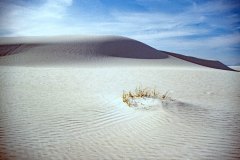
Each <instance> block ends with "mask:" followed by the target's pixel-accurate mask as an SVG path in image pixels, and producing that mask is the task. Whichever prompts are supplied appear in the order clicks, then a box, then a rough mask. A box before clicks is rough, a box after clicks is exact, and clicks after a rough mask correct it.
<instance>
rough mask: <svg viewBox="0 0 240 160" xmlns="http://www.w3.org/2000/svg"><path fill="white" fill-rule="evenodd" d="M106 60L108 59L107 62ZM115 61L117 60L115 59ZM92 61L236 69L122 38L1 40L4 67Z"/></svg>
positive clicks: (1, 55) (57, 37) (12, 38)
mask: <svg viewBox="0 0 240 160" xmlns="http://www.w3.org/2000/svg"><path fill="white" fill-rule="evenodd" d="M106 58H108V60H107V61H106ZM113 58H114V60H112V59H113ZM116 58H121V59H116ZM129 58H130V59H129ZM143 59H149V61H145V60H144V61H141V60H143ZM111 60H112V61H111ZM136 60H137V61H136ZM150 60H151V61H150ZM156 60H157V61H156ZM89 62H93V64H96V62H100V63H101V64H113V65H117V64H120V65H122V64H126V65H129V64H137V65H139V63H142V64H146V65H161V66H187V67H196V66H197V65H195V64H198V65H201V66H206V67H210V68H216V69H223V70H232V69H231V68H229V67H227V66H225V65H224V64H222V63H220V62H218V61H209V60H203V59H198V58H194V57H187V56H184V55H179V54H175V53H169V52H164V51H159V50H156V49H154V48H152V47H150V46H148V45H146V44H144V43H142V42H139V41H136V40H133V39H129V38H125V37H120V36H81V37H78V36H70V37H64V36H56V37H11V38H1V39H0V64H1V65H59V64H65V65H66V64H71V65H72V64H78V65H79V64H86V63H89ZM189 62H190V63H189ZM98 64H99V63H98ZM197 67H199V66H197Z"/></svg>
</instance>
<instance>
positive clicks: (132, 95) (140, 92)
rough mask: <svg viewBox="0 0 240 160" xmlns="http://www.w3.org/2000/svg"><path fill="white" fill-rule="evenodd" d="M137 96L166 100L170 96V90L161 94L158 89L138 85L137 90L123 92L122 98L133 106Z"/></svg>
mask: <svg viewBox="0 0 240 160" xmlns="http://www.w3.org/2000/svg"><path fill="white" fill-rule="evenodd" d="M136 98H156V99H157V98H158V99H161V100H166V99H168V98H170V97H169V96H168V92H166V93H164V94H160V92H158V91H156V89H150V88H144V89H143V88H141V87H137V88H136V89H135V92H131V91H128V92H125V91H123V94H122V100H123V102H124V103H126V104H127V105H128V106H129V107H132V106H133V104H134V99H136Z"/></svg>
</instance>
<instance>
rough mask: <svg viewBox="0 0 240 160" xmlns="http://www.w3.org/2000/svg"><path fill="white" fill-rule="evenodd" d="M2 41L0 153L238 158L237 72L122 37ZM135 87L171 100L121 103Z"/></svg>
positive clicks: (64, 156)
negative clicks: (137, 105) (138, 105)
mask: <svg viewBox="0 0 240 160" xmlns="http://www.w3.org/2000/svg"><path fill="white" fill-rule="evenodd" d="M0 43H1V45H0V46H1V47H0V54H1V57H0V88H1V90H0V159H20V160H21V159H22V160H23V159H24V160H28V159H29V160H32V159H42V160H44V159H183V160H185V159H216V160H217V159H239V158H240V154H239V153H240V148H239V144H240V108H239V107H240V101H239V98H240V89H239V87H238V86H239V79H240V73H239V72H232V71H229V70H220V69H214V65H215V62H211V61H203V62H204V63H205V62H207V65H208V66H209V63H211V65H210V66H213V68H210V67H205V66H202V65H199V64H195V63H196V62H195V60H196V59H194V58H193V59H194V61H193V63H192V62H189V61H186V60H189V59H185V60H183V59H184V58H186V57H184V56H183V57H182V59H179V58H177V56H175V57H174V56H171V55H170V54H168V53H167V52H163V51H157V50H155V49H153V48H151V47H149V46H147V45H145V44H143V43H141V42H138V41H135V40H131V39H128V38H124V37H113V36H111V37H109V36H105V37H95V36H91V37H89V36H88V37H69V38H67V37H53V38H51V37H48V38H47V39H46V38H34V37H29V38H4V39H1V41H0ZM200 62H202V61H200ZM203 65H206V64H203ZM215 68H216V67H215ZM217 68H221V69H226V68H223V65H222V64H221V65H220V64H219V65H218V66H217ZM138 86H142V87H150V88H156V90H158V91H160V92H162V93H164V92H165V91H169V93H170V96H171V97H172V99H173V100H171V101H170V100H169V101H164V102H163V101H159V100H158V101H157V100H153V101H152V100H146V101H144V100H140V101H141V103H143V105H146V104H147V105H149V106H148V107H146V108H145V107H144V108H142V109H137V108H129V107H127V105H126V104H124V103H123V102H122V99H121V96H122V92H123V90H134V89H135V87H138Z"/></svg>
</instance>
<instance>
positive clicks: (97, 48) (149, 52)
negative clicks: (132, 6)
mask: <svg viewBox="0 0 240 160" xmlns="http://www.w3.org/2000/svg"><path fill="white" fill-rule="evenodd" d="M54 38H56V37H52V38H51V37H50V39H46V40H45V41H44V40H43V39H41V38H38V39H33V41H32V42H28V41H29V40H25V41H24V40H22V39H20V38H19V39H15V40H14V39H12V40H11V39H10V38H8V40H7V41H6V42H5V43H7V42H8V44H4V43H3V42H1V43H2V44H1V43H0V56H6V55H12V54H16V53H21V52H29V50H30V51H33V53H36V52H37V49H38V50H39V51H41V53H46V52H48V53H50V51H54V52H59V54H61V53H63V52H65V53H68V54H79V55H80V54H84V55H87V54H88V55H92V56H112V57H121V58H136V59H163V58H168V55H167V54H165V53H161V52H160V51H157V50H156V49H154V48H152V47H150V46H148V45H146V44H144V43H141V42H139V41H136V40H133V39H129V38H124V37H117V36H102V37H100V36H99V37H86V38H85V37H83V38H81V37H80V38H78V39H73V38H72V37H70V38H69V40H64V39H61V38H60V39H54ZM9 43H11V44H9ZM44 48H47V49H49V50H46V49H44Z"/></svg>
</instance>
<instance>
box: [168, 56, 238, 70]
mask: <svg viewBox="0 0 240 160" xmlns="http://www.w3.org/2000/svg"><path fill="white" fill-rule="evenodd" d="M166 53H167V54H168V55H171V56H174V57H176V58H180V59H182V60H185V61H188V62H191V63H195V64H198V65H202V66H205V67H210V68H215V69H222V70H230V71H235V70H233V69H231V68H229V67H228V66H226V65H224V64H223V63H221V62H219V61H213V60H206V59H200V58H196V57H191V56H185V55H181V54H176V53H170V52H166Z"/></svg>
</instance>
